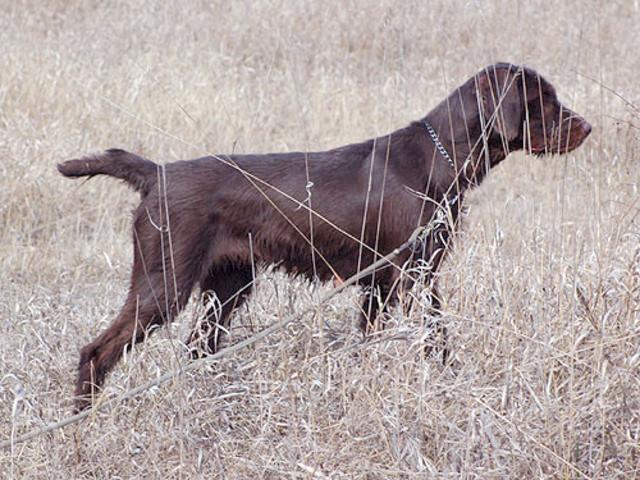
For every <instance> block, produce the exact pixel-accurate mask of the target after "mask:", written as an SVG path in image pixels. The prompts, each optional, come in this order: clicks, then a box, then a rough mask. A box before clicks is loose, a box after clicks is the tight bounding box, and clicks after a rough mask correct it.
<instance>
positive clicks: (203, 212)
mask: <svg viewBox="0 0 640 480" xmlns="http://www.w3.org/2000/svg"><path fill="white" fill-rule="evenodd" d="M425 121H427V122H428V123H429V124H430V125H431V126H432V127H433V128H434V129H435V131H436V132H438V136H439V139H440V141H441V142H442V145H443V146H444V148H445V149H446V150H447V152H449V154H450V156H451V157H452V158H453V162H454V166H453V167H452V166H451V165H450V164H449V163H448V162H447V160H446V159H445V158H443V156H442V155H441V154H440V153H439V152H438V150H437V149H436V148H435V144H434V140H433V139H432V138H431V137H430V136H429V134H428V133H427V130H426V128H425V124H424V122H425ZM590 131H591V126H590V125H589V124H588V123H587V121H586V120H584V119H583V118H581V117H580V116H578V115H577V114H575V113H574V112H572V111H571V110H569V109H568V108H566V107H564V106H563V105H562V104H561V103H560V102H559V101H558V99H557V96H556V92H555V89H554V88H553V86H552V85H551V84H550V83H549V82H547V81H546V80H545V79H544V78H542V77H541V76H540V75H539V74H538V73H536V72H535V71H533V70H531V69H529V68H526V67H518V66H515V65H511V64H505V63H499V64H495V65H491V66H489V67H487V68H485V69H483V70H481V71H480V72H478V73H477V74H476V75H474V76H473V77H472V78H471V79H469V80H468V81H467V82H465V83H464V84H463V85H462V86H460V87H459V88H458V89H456V90H455V91H454V92H453V93H452V94H451V95H450V96H449V97H448V98H447V99H445V100H444V101H443V102H442V103H440V104H439V105H438V106H437V107H436V108H434V109H433V110H432V111H431V112H430V113H429V114H428V115H427V116H426V117H424V118H423V119H422V120H420V121H416V122H413V123H411V124H410V125H409V126H407V127H405V128H402V129H400V130H397V131H395V132H392V133H390V134H388V135H385V136H383V137H378V138H376V139H372V140H368V141H365V142H362V143H356V144H352V145H347V146H344V147H340V148H336V149H334V150H329V151H325V152H312V153H303V152H297V153H284V154H268V155H230V156H220V157H203V158H198V159H195V160H187V161H178V162H174V163H169V164H167V165H166V166H164V167H160V166H158V165H156V164H155V163H154V162H151V161H149V160H146V159H143V158H141V157H138V156H136V155H134V154H131V153H128V152H125V151H123V150H108V151H106V152H104V153H103V154H99V155H94V156H90V157H84V158H82V159H78V160H69V161H67V162H64V163H62V164H60V165H59V166H58V169H59V170H60V172H61V173H62V174H63V175H65V176H68V177H82V176H93V175H99V174H104V175H110V176H114V177H116V178H119V179H122V180H124V181H126V182H127V183H129V184H130V185H131V186H132V187H133V188H134V189H136V190H137V191H138V192H140V194H141V197H142V199H141V203H140V205H139V206H138V208H137V209H136V210H135V213H134V221H133V245H134V249H133V250H134V261H133V269H132V274H131V285H130V289H129V294H128V296H127V299H126V301H125V304H124V306H123V307H122V310H121V311H120V313H119V315H118V316H117V317H116V319H115V320H114V321H113V323H112V324H111V325H110V326H109V328H108V329H107V330H106V331H104V332H103V333H102V334H101V335H100V336H99V337H98V338H97V339H95V340H94V341H93V342H91V343H89V344H88V345H86V346H85V347H84V348H82V350H81V353H80V362H79V372H78V380H77V384H76V392H75V393H76V396H77V403H76V408H77V409H82V408H85V407H87V406H88V405H90V403H91V400H92V394H93V392H94V389H95V388H97V387H99V386H100V385H101V384H102V383H103V381H104V378H105V376H106V374H107V373H108V372H109V371H110V370H111V369H112V368H113V366H114V365H115V364H116V363H117V362H118V360H119V359H120V357H121V356H122V354H123V352H124V350H125V348H127V346H128V345H130V344H131V342H132V341H133V342H138V341H141V340H143V339H144V338H145V335H146V333H148V332H149V331H150V327H152V326H154V325H161V324H164V323H166V322H167V321H170V320H172V319H173V318H174V317H175V315H176V314H177V313H178V312H179V311H180V310H181V309H182V308H183V307H184V306H185V304H186V303H187V301H188V299H189V296H190V294H191V292H192V290H193V288H194V287H195V286H196V285H197V286H199V288H200V290H201V291H202V292H203V293H204V292H214V293H215V294H216V295H217V297H218V299H219V301H220V302H221V304H222V305H223V306H222V308H221V309H220V308H215V307H210V308H209V311H208V313H207V318H208V319H209V321H210V322H214V321H215V320H216V319H217V322H218V323H219V324H222V325H225V326H228V322H229V318H230V314H231V313H232V311H233V310H234V308H236V307H237V306H238V305H240V304H241V303H242V302H243V301H244V300H245V299H246V298H247V296H248V295H249V294H250V293H251V289H252V267H251V265H252V255H253V259H255V260H257V261H258V262H260V263H263V264H276V263H277V264H280V265H282V266H283V267H284V268H285V269H287V270H288V271H290V272H295V273H297V274H302V275H305V276H307V277H309V278H314V277H317V278H319V279H321V280H330V279H332V278H340V277H341V278H347V277H350V276H352V275H353V274H355V273H356V272H357V271H358V270H359V269H363V268H365V267H366V266H368V265H370V264H371V263H372V262H373V261H374V260H375V259H376V256H375V254H374V253H373V252H378V254H379V255H384V254H387V253H389V252H390V251H392V250H393V249H394V248H395V247H397V246H398V245H400V244H401V243H403V242H404V241H405V240H406V239H407V238H408V237H409V235H410V234H411V232H412V231H413V230H414V229H415V228H416V226H417V225H425V224H427V223H429V222H430V221H431V220H432V218H433V217H434V214H435V212H436V209H437V205H438V204H441V205H443V204H444V203H443V202H448V204H447V205H448V206H449V207H450V209H451V217H452V219H453V222H451V224H449V225H446V226H445V227H444V228H443V229H440V230H439V231H438V232H434V233H432V234H431V235H430V236H429V237H428V238H427V239H426V241H425V242H424V244H423V247H424V248H423V249H421V251H420V252H419V253H417V252H403V253H402V254H401V255H400V256H399V257H397V258H396V259H395V260H394V266H390V267H388V268H384V269H381V270H378V271H376V272H375V275H372V276H371V277H368V278H366V279H365V280H363V282H362V283H363V284H364V285H368V286H370V287H375V289H377V290H378V291H379V292H380V293H381V295H382V297H383V298H385V299H387V300H388V303H389V304H392V303H393V302H394V301H395V300H396V298H397V291H398V288H397V286H398V284H399V282H398V280H399V272H400V267H401V266H402V265H403V264H405V263H406V262H407V261H410V262H415V261H416V260H418V259H419V258H421V257H422V258H426V259H430V261H431V270H430V274H431V275H433V273H435V272H436V270H437V269H438V266H439V265H440V263H441V261H442V259H443V258H444V254H445V252H446V247H447V244H448V239H449V236H450V233H451V231H452V228H453V226H455V223H456V220H457V218H458V214H459V210H460V204H461V203H462V196H463V194H464V192H465V191H466V189H468V188H470V187H472V186H474V185H478V184H479V183H480V182H481V181H482V179H483V178H484V176H485V175H486V174H487V173H488V171H489V169H490V168H491V167H493V166H495V165H497V164H498V163H500V162H501V161H502V160H503V159H504V158H505V157H506V156H507V155H508V154H509V153H510V152H512V151H516V150H522V149H525V150H526V151H527V152H530V153H533V154H535V155H542V154H563V153H567V152H570V151H572V150H573V149H575V148H577V147H578V146H579V145H580V144H581V143H582V142H583V141H584V139H585V138H586V137H587V136H588V135H589V133H590ZM307 167H308V178H307ZM309 180H310V181H311V182H312V183H313V185H312V186H310V185H308V181H309ZM272 187H275V188H272ZM416 192H420V193H422V194H423V195H416ZM309 195H310V197H311V199H312V201H311V204H312V207H313V214H312V215H310V214H309V210H308V208H306V206H305V205H307V203H306V200H307V199H308V198H309ZM425 196H426V197H428V198H429V199H431V200H433V201H425V200H424V197H425ZM453 199H455V201H452V200H453ZM301 204H302V206H301ZM310 218H311V220H310ZM336 227H337V228H336ZM312 229H313V236H311V230H312ZM345 232H346V234H345ZM311 237H312V240H313V242H312V243H313V246H314V247H315V250H313V249H312V247H311V243H310V240H309V239H311ZM249 238H251V242H250V240H249ZM360 238H362V241H363V244H364V246H362V245H361V244H360V242H359V241H358V240H359V239H360ZM403 284H404V285H405V286H407V287H409V286H410V285H411V279H410V278H409V279H408V280H403ZM372 291H373V289H372V288H369V289H367V290H366V292H365V297H366V298H365V301H364V302H365V303H364V306H363V314H362V318H361V326H362V328H363V329H364V330H366V328H367V326H368V325H369V324H370V322H371V321H373V319H375V317H376V315H377V313H378V302H373V301H371V293H372ZM238 292H240V293H238ZM432 298H433V304H434V307H435V308H436V310H437V308H438V295H437V293H436V292H435V290H433V291H432ZM136 320H137V321H136ZM218 332H219V330H218V329H217V328H209V329H208V331H207V334H208V340H207V345H206V350H208V351H215V350H216V348H217V347H218V336H219V335H218ZM200 335H201V332H194V333H193V334H192V338H193V339H196V338H199V337H200ZM199 351H201V350H199Z"/></svg>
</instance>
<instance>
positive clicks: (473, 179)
mask: <svg viewBox="0 0 640 480" xmlns="http://www.w3.org/2000/svg"><path fill="white" fill-rule="evenodd" d="M464 114H465V112H462V109H460V108H456V109H452V108H450V103H449V102H447V101H446V100H445V101H444V102H442V103H441V104H440V105H438V106H437V107H436V108H435V109H433V110H432V111H431V112H430V113H429V114H428V115H427V116H426V117H424V118H423V119H422V120H421V121H420V122H416V125H419V127H420V128H421V129H422V131H423V132H424V135H425V136H426V137H427V139H428V140H429V142H430V143H431V145H432V146H433V148H435V149H436V154H435V155H436V156H437V157H439V158H438V159H437V160H434V161H440V162H447V163H449V162H448V159H447V158H446V156H445V155H443V154H442V153H440V152H438V149H439V147H438V143H439V144H440V145H441V146H442V148H443V149H444V150H445V151H446V152H447V153H448V156H449V157H450V158H451V160H452V162H453V165H450V164H449V166H450V168H451V169H452V170H453V175H454V176H455V178H454V182H456V183H458V184H459V185H460V186H461V187H462V188H463V189H464V190H466V189H467V188H470V187H473V186H477V185H479V184H480V183H481V182H482V180H483V179H484V177H485V176H486V175H487V173H489V170H490V169H491V168H492V167H494V166H496V165H497V164H498V163H500V162H501V161H502V160H504V159H505V158H506V156H507V153H508V149H507V151H505V148H504V145H503V144H502V142H501V140H500V138H499V137H497V135H492V134H485V135H483V125H482V122H481V121H480V116H479V114H478V113H477V109H475V110H472V111H470V112H467V116H465V115H464ZM426 125H429V126H431V127H432V128H433V130H434V132H435V134H436V136H437V140H438V141H437V142H436V141H435V140H434V138H433V135H431V133H430V132H429V129H428V128H427V127H426ZM432 158H435V157H432ZM459 188H460V187H459Z"/></svg>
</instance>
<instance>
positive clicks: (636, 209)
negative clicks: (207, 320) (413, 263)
mask: <svg viewBox="0 0 640 480" xmlns="http://www.w3.org/2000/svg"><path fill="white" fill-rule="evenodd" d="M1 3H2V5H0V10H1V11H2V12H3V13H2V16H0V45H1V46H2V47H1V50H2V55H0V158H2V161H1V162H0V225H1V227H2V228H1V229H0V269H1V271H2V278H1V279H0V291H2V296H1V297H0V440H6V439H9V438H11V437H12V436H14V435H17V434H19V433H23V432H26V431H29V430H31V429H34V428H38V427H40V426H42V425H43V424H45V423H47V422H50V421H54V420H57V419H60V418H63V417H65V416H67V415H68V413H69V410H70V402H71V393H72V382H73V381H74V375H75V364H76V360H77V353H78V349H79V347H80V346H81V345H83V344H85V343H87V342H88V341H89V340H90V339H91V338H93V337H95V335H96V334H97V332H99V331H100V330H102V329H103V328H105V327H106V325H107V324H108V323H109V322H110V320H111V319H112V318H113V317H114V315H115V313H116V312H117V310H118V309H119V307H120V305H121V302H122V301H123V297H124V295H125V290H126V287H127V277H128V272H129V268H130V257H131V245H130V239H129V235H130V234H129V228H130V226H129V220H130V215H129V213H128V212H129V210H130V208H131V207H132V206H133V205H135V203H136V201H137V198H136V195H135V194H133V193H132V192H130V191H128V190H127V189H126V188H125V187H123V186H120V185H118V184H117V183H115V182H113V181H112V180H103V179H95V180H92V181H90V182H88V183H71V182H69V181H65V180H64V179H62V178H61V177H59V176H58V175H56V173H55V169H54V165H55V163H56V162H58V161H60V160H62V159H66V158H69V157H72V156H76V155H78V154H83V153H86V152H90V151H95V150H100V149H103V148H105V147H111V146H121V147H126V148H127V149H130V150H134V151H136V152H140V153H142V154H145V155H147V156H149V157H150V158H152V159H156V160H158V161H171V160H174V159H177V158H189V157H193V156H198V155H202V154H204V153H205V152H207V151H212V152H230V151H236V152H266V151H279V150H290V149H314V150H317V149H323V148H328V147H330V146H335V145H339V144H343V143H348V142H351V141H356V140H360V139H363V138H366V137H370V136H373V135H378V134H382V133H384V132H387V131H390V130H393V129H396V128H399V127H401V126H403V125H404V124H406V123H407V122H409V121H410V120H413V119H416V118H418V117H420V116H422V115H424V114H425V113H426V112H427V111H428V110H429V109H430V108H431V107H433V106H434V105H435V104H436V103H437V102H438V101H439V100H440V99H442V98H443V97H444V96H445V95H446V94H447V92H448V91H449V90H451V89H452V88H454V87H455V86H456V85H458V84H459V83H461V82H462V81H463V80H465V79H466V78H467V77H468V76H470V75H471V74H473V73H474V72H475V71H476V70H477V69H479V68H480V67H482V66H484V65H486V64H488V63H491V62H494V61H497V60H507V61H512V62H515V63H526V64H528V65H530V66H532V67H534V68H536V69H538V70H539V71H540V72H541V73H543V74H544V75H545V76H546V77H547V78H548V79H549V80H551V81H552V82H553V83H554V84H555V85H556V86H557V88H558V91H559V92H560V95H561V97H562V98H563V99H564V100H566V102H567V104H569V105H570V106H572V107H573V108H575V109H576V110H577V111H578V112H580V113H582V114H584V115H585V116H586V117H587V118H588V119H589V120H590V121H591V122H592V123H593V125H594V127H595V128H594V132H593V134H592V136H591V137H590V138H589V140H588V141H587V143H586V144H585V145H584V146H583V147H582V148H580V149H579V150H578V151H577V152H575V153H572V154H570V155H568V156H565V157H558V158H546V159H537V158H533V157H527V156H524V155H522V154H514V155H512V156H511V157H510V158H509V159H508V160H507V161H506V162H505V163H504V164H503V165H502V166H500V167H499V168H497V169H496V171H495V172H493V173H492V174H491V175H490V178H489V179H488V180H487V181H486V182H485V183H484V184H483V185H482V187H481V188H479V189H477V190H476V191H475V192H473V194H471V195H470V196H469V197H468V198H467V200H466V202H467V204H468V205H469V206H470V209H471V213H470V215H469V216H468V217H467V218H466V219H465V221H464V226H463V230H462V232H461V234H460V235H459V236H458V239H457V241H456V247H455V251H454V252H453V254H452V255H451V256H450V257H449V258H448V260H447V262H446V263H445V265H444V268H443V269H442V275H441V282H442V286H443V287H442V291H443V294H444V299H445V305H444V310H445V316H444V317H445V319H446V320H447V322H448V325H449V330H450V342H451V347H452V349H453V355H454V361H453V365H452V366H451V367H447V368H444V367H442V365H441V364H440V363H439V362H438V361H436V360H433V359H425V358H423V356H422V355H421V352H420V345H421V343H420V338H421V336H422V335H423V334H424V329H423V327H422V326H421V321H420V317H421V315H420V314H421V313H422V312H420V311H419V309H418V310H417V311H416V312H414V314H413V315H412V316H411V317H410V318H400V314H399V313H396V314H395V317H394V319H393V322H392V325H390V327H389V328H387V329H386V330H385V331H383V332H381V333H379V334H378V336H377V337H376V338H375V339H373V340H372V341H369V342H367V343H362V342H361V339H360V336H359V334H358V332H357V330H356V328H355V323H356V322H355V319H356V315H357V304H356V302H355V300H354V298H355V295H354V294H355V292H350V293H349V294H345V295H342V296H340V297H339V298H338V299H337V300H335V301H333V302H331V303H330V304H325V305H322V306H321V307H320V308H319V312H318V313H319V315H317V316H316V317H315V320H313V321H312V320H304V321H301V322H299V323H296V324H294V325H293V326H291V327H290V328H287V329H286V330H285V331H282V332H280V333H278V334H276V335H273V336H271V337H269V338H268V339H267V340H266V341H264V342H262V343H260V344H258V345H256V346H254V347H252V348H249V349H247V350H244V351H241V352H238V353H237V354H235V355H233V356H232V357H229V358H226V359H224V360H223V361H220V362H219V363H218V364H217V365H215V367H212V368H210V369H206V371H201V372H198V373H196V374H185V375H183V376H180V377H179V378H178V379H177V380H175V381H174V382H172V383H171V384H170V385H167V386H163V387H160V388H156V389H153V390H152V391H149V392H148V393H146V394H144V395H143V396H141V397H139V398H136V399H135V400H131V401H128V402H126V403H123V404H121V405H119V406H117V407H116V408H115V409H114V410H112V411H110V412H108V413H97V414H95V415H93V416H91V418H90V419H88V420H86V421H84V422H82V423H79V424H77V425H74V426H71V427H67V428H65V429H62V430H58V431H56V432H53V433H51V434H47V435H43V436H40V437H38V438H37V439H35V440H33V441H30V442H27V443H24V444H19V445H15V446H14V447H13V448H10V449H4V450H2V451H0V472H3V473H2V475H4V476H6V477H8V478H51V477H57V478H77V477H98V478H125V477H126V478H129V477H140V478H147V477H155V478H164V477H179V478H190V477H194V478H252V477H253V478H325V477H327V478H328V477H331V478H341V477H354V478H458V477H463V478H504V477H506V478H639V477H640V413H639V412H640V241H639V236H640V220H639V218H638V216H639V214H640V206H639V205H640V193H639V192H638V186H639V181H640V173H639V172H640V169H639V167H638V165H639V163H638V154H639V146H640V140H639V137H640V130H639V128H640V111H639V109H638V105H640V56H639V55H638V53H637V48H638V42H637V39H638V38H640V5H639V4H638V2H637V1H618V2H596V1H587V2H543V1H540V0H538V1H531V2H510V1H495V2H482V1H453V2H444V1H435V2H428V3H427V2H418V1H408V2H392V1H386V0H385V1H375V2H374V1H358V2H356V1H345V2H332V3H325V2H312V1H300V2H290V1H275V0H274V1H263V2H257V3H254V2H247V1H238V2H215V3H213V4H212V3H208V2H198V3H195V2H193V3H184V2H144V3H142V2H132V1H119V2H97V1H92V2H84V1H72V2H48V4H46V5H45V4H42V3H41V2H33V1H6V0H5V1H3V2H1ZM326 288H328V287H327V286H322V285H310V284H308V283H305V282H301V281H299V280H291V279H289V278H286V277H284V276H283V275H282V274H280V273H278V272H273V271H266V272H263V273H262V274H261V276H260V278H259V286H258V290H257V294H256V295H255V297H254V298H253V299H252V301H251V302H250V303H249V304H248V306H247V307H246V308H245V309H243V310H242V311H241V312H239V314H238V315H236V317H235V320H234V323H233V325H234V328H233V331H232V332H231V335H230V337H229V338H228V341H227V342H228V344H230V343H233V342H235V341H237V340H239V339H241V338H244V337H246V336H248V335H250V334H252V333H253V332H255V331H258V330H259V329H260V328H262V327H264V326H266V325H269V324H272V323H273V322H274V321H276V320H277V319H279V318H282V317H283V316H284V315H287V314H289V313H290V312H291V311H292V310H297V309H300V310H301V309H303V308H305V307H306V306H308V305H311V304H312V302H314V301H315V299H317V298H318V296H319V294H320V292H322V291H325V290H326ZM200 313H201V312H200V311H199V309H198V308H194V307H192V308H190V309H188V310H187V311H186V312H185V313H184V314H183V315H181V317H180V318H179V320H178V321H177V322H176V323H175V324H173V325H172V326H171V327H170V328H168V329H164V330H162V331H161V332H160V333H158V334H156V335H155V337H154V338H152V339H151V340H149V341H148V342H146V343H145V344H144V345H141V346H139V347H137V348H136V349H135V351H134V352H133V353H131V354H129V355H127V356H126V359H125V361H123V362H122V363H120V364H119V366H118V368H117V369H116V370H115V372H114V374H113V375H112V376H111V377H110V379H109V381H108V384H107V386H106V395H107V396H109V395H117V394H119V393H122V392H123V391H125V390H127V389H129V388H131V387H133V386H135V385H138V384H141V383H143V382H144V381H147V380H149V379H152V378H154V377H156V376H159V375H161V374H162V373H165V372H167V371H170V370H172V369H178V368H180V366H181V365H184V364H185V362H186V355H185V354H184V351H183V349H182V347H181V345H180V343H179V341H180V340H181V339H184V338H185V337H186V334H187V331H188V330H189V328H190V325H191V324H192V323H193V322H194V321H195V320H196V319H197V317H198V315H199V314H200Z"/></svg>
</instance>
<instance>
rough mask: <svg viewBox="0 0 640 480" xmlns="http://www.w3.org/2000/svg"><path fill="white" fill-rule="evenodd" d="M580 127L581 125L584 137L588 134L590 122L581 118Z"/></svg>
mask: <svg viewBox="0 0 640 480" xmlns="http://www.w3.org/2000/svg"><path fill="white" fill-rule="evenodd" d="M581 127H582V131H583V132H584V136H585V138H586V137H588V136H589V134H590V133H591V124H590V123H589V122H587V121H586V120H582V125H581Z"/></svg>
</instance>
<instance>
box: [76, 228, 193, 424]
mask: <svg viewBox="0 0 640 480" xmlns="http://www.w3.org/2000/svg"><path fill="white" fill-rule="evenodd" d="M138 231H140V230H138ZM147 234H148V231H147ZM135 238H136V242H138V243H135V245H136V247H135V250H134V263H133V271H132V276H131V286H130V289H129V294H128V295H127V299H126V301H125V303H124V305H123V306H122V309H121V310H120V313H119V314H118V316H117V317H116V318H115V320H114V321H113V322H112V323H111V325H110V326H109V327H108V328H107V330H105V331H104V332H103V333H102V334H101V335H100V336H98V338H96V339H95V340H94V341H93V342H91V343H89V344H88V345H86V346H85V347H83V348H82V350H81V351H80V362H79V366H78V379H77V383H76V390H75V395H76V404H75V407H76V411H79V410H82V409H84V408H86V407H88V406H89V405H90V404H91V402H92V400H93V396H94V395H95V393H96V392H97V388H99V387H100V385H102V383H103V381H104V379H105V376H106V375H107V373H108V372H109V371H110V370H111V369H112V368H113V366H114V365H115V364H116V363H117V362H118V360H119V359H120V358H121V357H122V354H123V353H124V351H125V349H127V348H129V347H130V346H131V345H132V344H135V343H137V342H141V341H143V340H144V339H145V338H146V336H147V335H148V334H149V333H151V332H152V331H153V327H154V326H159V325H162V324H164V323H167V322H170V321H171V320H173V318H174V317H175V316H176V315H177V314H178V312H179V311H180V310H181V309H182V308H183V307H184V306H185V305H186V303H187V301H188V300H189V296H190V294H191V290H192V289H193V286H194V283H195V281H196V279H197V272H199V271H200V269H199V265H200V263H201V260H202V255H200V254H199V253H198V252H197V251H196V250H195V249H194V248H191V249H190V250H186V247H193V245H182V247H183V248H185V250H182V248H181V251H179V252H177V253H176V255H175V258H176V260H175V264H174V262H173V261H172V255H170V254H168V253H167V254H166V255H165V257H166V258H165V261H162V257H163V253H161V251H162V249H161V248H160V245H159V244H160V242H159V239H160V234H159V233H158V234H157V235H154V234H150V235H149V234H148V235H142V234H140V235H136V237H135ZM185 251H188V252H189V254H188V255H187V254H184V252H185ZM145 256H146V258H145ZM177 259H181V260H180V261H178V260H177ZM174 272H175V274H174Z"/></svg>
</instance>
